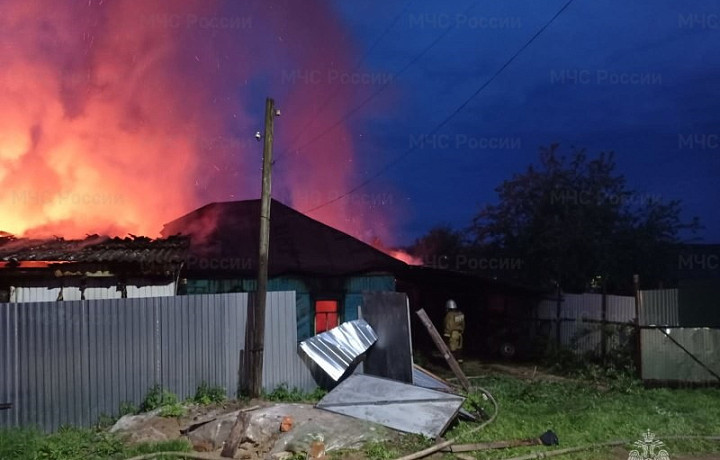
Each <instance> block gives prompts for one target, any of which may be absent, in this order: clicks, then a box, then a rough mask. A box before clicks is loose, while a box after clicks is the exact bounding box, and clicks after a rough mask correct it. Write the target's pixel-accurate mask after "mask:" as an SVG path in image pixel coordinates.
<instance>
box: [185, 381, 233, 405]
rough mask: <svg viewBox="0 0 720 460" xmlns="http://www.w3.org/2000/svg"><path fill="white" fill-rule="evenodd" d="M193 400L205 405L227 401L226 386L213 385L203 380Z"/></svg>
mask: <svg viewBox="0 0 720 460" xmlns="http://www.w3.org/2000/svg"><path fill="white" fill-rule="evenodd" d="M192 401H193V402H195V403H196V404H201V405H203V406H206V405H208V404H218V403H221V402H223V401H225V388H223V387H221V386H216V387H211V386H210V385H208V383H207V382H204V381H203V382H202V383H200V385H198V387H197V389H196V390H195V396H194V397H193V398H192Z"/></svg>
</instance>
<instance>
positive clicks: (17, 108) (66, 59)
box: [0, 0, 394, 241]
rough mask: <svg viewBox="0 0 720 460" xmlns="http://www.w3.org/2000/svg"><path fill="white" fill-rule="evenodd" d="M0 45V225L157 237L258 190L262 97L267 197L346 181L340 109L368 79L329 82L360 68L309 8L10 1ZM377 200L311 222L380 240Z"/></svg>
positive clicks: (190, 0)
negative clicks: (271, 118) (186, 218)
mask: <svg viewBox="0 0 720 460" xmlns="http://www.w3.org/2000/svg"><path fill="white" fill-rule="evenodd" d="M310 24H312V26H310ZM0 43H3V44H4V45H3V46H2V47H0V62H3V71H2V73H0V100H2V101H3V104H2V108H0V187H2V190H3V191H4V192H3V193H2V194H1V195H0V216H2V217H0V230H3V231H6V232H10V233H12V234H15V235H22V236H28V237H47V236H51V235H62V236H64V237H66V238H74V237H82V236H84V235H85V234H89V233H100V234H108V235H124V234H126V233H133V234H141V235H148V236H151V237H154V236H157V235H158V234H159V232H160V231H161V229H162V225H163V224H164V223H166V222H169V221H171V220H173V219H175V218H177V217H179V216H181V215H182V214H184V213H186V212H188V211H190V210H192V209H194V208H196V207H199V206H200V205H202V204H205V203H207V202H210V201H227V200H237V199H251V198H257V197H258V195H259V192H260V178H259V164H260V157H261V145H260V144H258V143H256V142H255V140H254V139H253V138H252V134H253V133H254V132H255V131H257V130H261V129H262V127H261V123H262V108H263V105H264V95H265V94H271V95H273V96H274V97H275V99H276V101H277V105H278V107H279V108H281V109H282V113H283V116H282V117H280V118H279V119H277V121H276V128H275V133H276V139H277V146H276V158H277V165H276V171H274V177H273V181H274V190H275V193H274V195H275V196H276V197H278V198H279V199H281V200H285V201H289V204H291V205H293V206H294V207H296V208H298V209H299V210H301V211H305V210H307V209H309V208H312V207H316V206H317V205H319V204H323V203H325V202H327V201H329V200H331V199H333V198H334V197H337V196H339V195H341V194H343V193H344V192H345V191H347V190H348V189H349V188H350V187H351V186H352V184H353V182H354V181H357V176H356V175H355V165H356V164H358V162H357V160H358V158H357V157H356V154H355V152H354V147H353V138H354V136H355V135H356V133H355V131H354V127H353V126H352V125H351V120H349V119H348V120H344V117H345V115H346V114H347V113H348V112H349V111H351V110H352V109H353V108H354V107H355V106H356V104H358V102H359V101H362V100H363V98H365V97H366V96H367V94H368V93H369V92H370V91H374V90H376V87H372V86H366V85H352V84H348V83H347V81H343V79H342V78H339V77H338V76H341V75H352V74H356V73H358V72H364V70H363V69H361V68H357V66H356V65H355V63H356V56H357V55H358V52H357V50H356V49H355V47H354V45H353V43H352V41H351V40H350V39H349V38H348V34H347V32H346V31H345V29H344V27H343V24H341V22H340V21H339V20H338V18H337V13H336V12H334V11H333V10H332V9H331V7H329V6H327V5H326V4H324V3H322V2H319V1H309V2H290V1H287V2H282V1H281V2H278V3H277V4H273V6H272V7H271V6H269V4H267V3H266V2H261V1H248V2H230V1H206V0H176V1H173V2H167V1H163V0H146V1H142V2H136V1H131V0H116V1H112V2H110V1H102V0H89V1H88V2H51V1H42V0H7V1H5V2H4V4H3V15H2V16H0ZM303 75H304V79H303ZM298 76H299V77H300V80H298V79H297V77H298ZM308 76H310V77H312V78H308ZM333 76H335V77H336V78H335V79H333V78H332V77H333ZM315 77H317V78H315ZM258 91H259V92H260V94H262V95H263V96H262V97H259V96H258V95H257V94H258ZM339 121H341V122H340V123H339V124H338V122H339ZM335 125H337V127H336V128H334V129H332V130H328V128H329V127H331V126H335ZM378 193H380V192H378ZM378 202H379V200H377V199H374V198H373V197H370V198H368V197H367V196H365V197H364V198H363V199H349V200H341V201H339V202H337V203H335V204H332V205H329V206H326V207H322V208H320V209H318V210H317V211H315V212H313V213H311V217H313V218H316V219H318V220H321V221H323V222H325V223H327V224H329V225H331V226H333V227H336V228H339V229H341V230H344V231H346V232H348V233H350V234H352V235H354V236H356V237H359V238H361V239H363V240H365V241H369V240H370V239H372V238H377V237H382V238H383V239H385V240H391V239H392V238H391V237H392V235H393V232H392V230H391V226H392V225H391V224H392V222H391V221H390V219H389V217H388V215H389V214H390V213H389V211H390V210H391V209H392V208H391V207H388V206H386V205H384V204H380V205H378ZM393 212H394V211H393Z"/></svg>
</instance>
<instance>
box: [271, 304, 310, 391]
mask: <svg viewBox="0 0 720 460" xmlns="http://www.w3.org/2000/svg"><path fill="white" fill-rule="evenodd" d="M266 313H267V316H266V319H265V336H266V337H274V338H275V340H266V342H265V357H264V362H263V376H262V382H263V387H264V388H265V389H266V390H273V389H275V388H277V387H278V386H279V385H281V384H286V385H287V386H288V387H290V388H293V387H295V388H299V389H302V390H304V391H310V390H313V389H315V388H317V384H316V383H315V380H314V379H313V378H312V375H311V374H310V371H309V369H308V367H307V366H306V365H305V363H304V362H303V361H302V359H301V358H300V354H299V352H298V341H297V321H296V315H295V293H294V292H269V293H268V300H267V312H266ZM280 339H281V340H280Z"/></svg>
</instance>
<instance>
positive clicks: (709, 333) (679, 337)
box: [640, 328, 720, 383]
mask: <svg viewBox="0 0 720 460" xmlns="http://www.w3.org/2000/svg"><path fill="white" fill-rule="evenodd" d="M666 331H667V332H668V333H669V334H670V336H671V337H672V338H673V339H675V341H677V342H678V343H679V344H681V345H682V346H683V347H685V348H686V349H687V350H688V351H689V352H690V353H692V354H693V355H694V356H695V357H696V358H697V359H698V360H700V361H701V362H702V363H703V364H705V365H706V366H708V367H709V368H710V369H712V371H713V372H715V373H716V374H720V329H707V328H668V329H666ZM640 340H641V347H642V378H643V380H660V381H681V382H713V383H717V379H716V378H715V377H714V376H713V375H712V374H711V373H710V372H708V370H707V369H704V368H703V367H702V366H701V365H700V364H698V363H697V362H696V361H695V360H693V359H692V358H691V357H690V356H689V355H688V354H687V353H685V352H684V351H683V350H682V349H681V348H680V347H679V346H677V345H676V344H675V343H673V342H672V340H670V339H669V338H668V337H667V336H666V335H665V334H664V333H663V332H662V331H659V330H657V329H643V330H642V331H641V333H640Z"/></svg>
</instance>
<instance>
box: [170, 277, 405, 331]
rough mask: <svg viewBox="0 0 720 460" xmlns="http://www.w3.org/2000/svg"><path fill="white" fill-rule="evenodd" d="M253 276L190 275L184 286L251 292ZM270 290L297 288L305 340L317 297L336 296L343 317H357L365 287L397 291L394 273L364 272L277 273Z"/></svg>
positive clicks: (217, 291)
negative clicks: (327, 274)
mask: <svg viewBox="0 0 720 460" xmlns="http://www.w3.org/2000/svg"><path fill="white" fill-rule="evenodd" d="M256 284H257V283H256V281H255V280H254V279H247V278H239V279H188V280H187V284H185V285H184V286H183V288H182V290H181V292H182V293H184V294H189V295H192V294H223V293H227V292H252V291H254V290H255V288H256ZM268 290H269V291H295V296H296V300H297V332H298V340H299V341H302V340H305V339H307V338H308V337H312V336H313V335H314V334H315V321H314V318H315V310H314V308H313V305H314V301H315V300H319V299H337V300H338V301H339V304H340V306H341V308H342V311H341V312H340V315H341V321H352V320H355V319H357V318H358V312H357V308H358V306H361V305H362V298H363V297H362V293H363V292H364V291H394V290H395V278H394V277H393V276H392V275H382V274H379V275H364V276H351V277H348V278H313V277H295V276H288V277H284V276H281V277H276V278H271V279H269V280H268Z"/></svg>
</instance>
